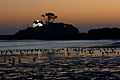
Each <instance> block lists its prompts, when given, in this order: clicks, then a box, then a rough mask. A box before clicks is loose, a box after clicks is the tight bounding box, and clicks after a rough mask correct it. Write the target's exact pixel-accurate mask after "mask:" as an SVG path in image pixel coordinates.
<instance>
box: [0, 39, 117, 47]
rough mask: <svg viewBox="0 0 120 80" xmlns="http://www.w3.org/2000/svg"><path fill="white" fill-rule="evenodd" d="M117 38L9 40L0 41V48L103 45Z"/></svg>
mask: <svg viewBox="0 0 120 80" xmlns="http://www.w3.org/2000/svg"><path fill="white" fill-rule="evenodd" d="M114 42H118V40H71V41H67V40H66V41H44V40H21V41H19V40H11V41H6V40H2V41H0V49H34V48H35V49H37V48H64V47H81V46H95V45H105V44H111V43H114Z"/></svg>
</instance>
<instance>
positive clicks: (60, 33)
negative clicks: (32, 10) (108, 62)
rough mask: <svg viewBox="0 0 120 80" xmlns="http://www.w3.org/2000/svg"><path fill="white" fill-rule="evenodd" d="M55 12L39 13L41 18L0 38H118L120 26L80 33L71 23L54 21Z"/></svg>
mask: <svg viewBox="0 0 120 80" xmlns="http://www.w3.org/2000/svg"><path fill="white" fill-rule="evenodd" d="M56 19H57V16H56V14H54V13H51V12H48V13H45V14H43V15H41V19H40V20H39V19H37V20H34V21H33V25H32V27H27V28H26V29H23V30H19V31H18V32H17V33H15V34H14V35H0V39H1V40H24V39H27V40H30V39H38V40H98V39H120V35H119V34H120V28H99V29H91V30H89V31H88V32H87V33H80V32H79V30H78V29H77V28H76V27H74V26H73V25H72V24H66V23H63V22H57V23H56V22H54V21H55V20H56Z"/></svg>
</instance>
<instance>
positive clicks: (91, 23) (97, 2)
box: [0, 0, 120, 35]
mask: <svg viewBox="0 0 120 80" xmlns="http://www.w3.org/2000/svg"><path fill="white" fill-rule="evenodd" d="M46 12H54V13H55V14H56V15H57V16H58V19H57V22H65V23H68V24H73V25H74V26H76V27H77V28H79V30H80V32H85V31H87V30H89V29H92V28H100V27H116V26H118V27H119V25H120V0H0V35H1V34H14V33H15V32H16V31H18V30H20V29H24V28H26V27H27V24H28V25H29V26H32V22H33V21H34V20H35V19H38V18H40V16H41V14H44V13H46ZM18 26H19V27H20V28H19V29H18V28H17V27H18Z"/></svg>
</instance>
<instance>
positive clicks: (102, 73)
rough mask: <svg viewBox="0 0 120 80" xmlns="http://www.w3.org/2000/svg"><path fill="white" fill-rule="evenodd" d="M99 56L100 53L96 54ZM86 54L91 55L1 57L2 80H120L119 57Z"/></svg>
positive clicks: (0, 77)
mask: <svg viewBox="0 0 120 80" xmlns="http://www.w3.org/2000/svg"><path fill="white" fill-rule="evenodd" d="M97 53H98V51H95V52H94V54H97ZM84 54H85V55H84ZM86 54H88V53H84V52H83V53H81V54H78V53H75V52H74V53H71V54H70V53H69V54H67V55H66V54H65V53H59V54H58V53H54V54H52V53H44V54H19V55H18V54H16V55H15V54H14V55H13V54H12V55H1V56H0V79H1V80H18V79H19V80H20V79H21V80H120V56H119V55H106V54H105V55H99V56H97V55H93V54H92V55H91V54H89V55H87V56H86ZM114 54H115V53H114ZM116 54H118V53H117V52H116Z"/></svg>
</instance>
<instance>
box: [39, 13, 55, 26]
mask: <svg viewBox="0 0 120 80" xmlns="http://www.w3.org/2000/svg"><path fill="white" fill-rule="evenodd" d="M41 17H43V21H44V23H45V24H47V25H48V24H49V23H50V22H51V23H53V21H54V20H55V19H57V16H56V15H55V14H54V13H51V12H48V13H45V14H42V15H41Z"/></svg>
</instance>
